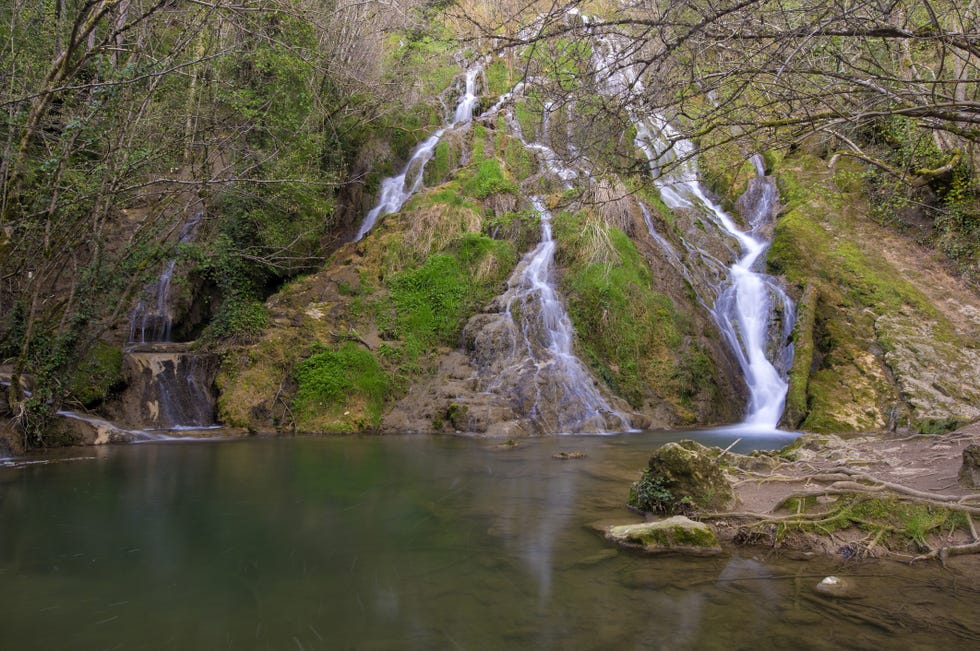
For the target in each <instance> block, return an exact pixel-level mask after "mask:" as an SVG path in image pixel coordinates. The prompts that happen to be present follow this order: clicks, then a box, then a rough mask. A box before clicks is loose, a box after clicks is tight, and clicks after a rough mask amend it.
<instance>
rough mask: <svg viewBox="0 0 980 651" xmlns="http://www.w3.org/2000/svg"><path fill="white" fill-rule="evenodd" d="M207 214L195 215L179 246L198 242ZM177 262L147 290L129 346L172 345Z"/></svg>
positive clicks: (139, 304) (135, 313) (131, 320)
mask: <svg viewBox="0 0 980 651" xmlns="http://www.w3.org/2000/svg"><path fill="white" fill-rule="evenodd" d="M203 216H204V213H203V212H197V213H195V215H194V217H193V219H191V220H190V221H188V222H187V223H186V224H184V227H183V228H182V229H181V230H180V237H179V238H178V240H177V241H178V242H180V243H186V242H189V241H191V240H192V239H193V238H194V233H195V231H196V230H197V226H198V224H200V223H201V218H202V217H203ZM176 266H177V260H176V259H174V260H168V261H167V262H166V264H165V265H164V269H163V273H161V274H160V277H159V278H157V280H156V282H153V283H150V284H149V285H147V286H146V288H145V289H144V290H143V297H142V298H141V299H140V300H139V302H137V303H136V307H135V308H133V311H132V312H131V313H130V315H129V343H131V344H132V343H139V344H150V343H158V342H169V341H170V330H171V328H172V326H173V314H171V312H170V282H171V280H172V279H173V275H174V269H175V268H176Z"/></svg>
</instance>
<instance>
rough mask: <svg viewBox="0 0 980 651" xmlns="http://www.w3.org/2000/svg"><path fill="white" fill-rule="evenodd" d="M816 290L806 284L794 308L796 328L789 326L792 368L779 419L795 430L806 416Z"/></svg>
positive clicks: (811, 360) (811, 361) (813, 285)
mask: <svg viewBox="0 0 980 651" xmlns="http://www.w3.org/2000/svg"><path fill="white" fill-rule="evenodd" d="M818 296H819V290H818V289H817V286H816V284H814V283H810V284H808V285H807V286H806V289H804V290H803V296H802V297H801V298H800V300H799V302H798V303H797V305H796V324H795V325H794V326H793V366H792V367H791V368H790V371H789V389H788V390H787V392H786V408H785V411H784V412H783V413H784V415H783V418H784V420H785V422H786V424H787V425H788V426H789V427H791V428H795V427H798V426H799V424H800V423H801V422H802V421H803V418H804V417H805V416H806V413H807V388H808V386H809V383H810V369H811V367H812V366H813V353H814V342H813V327H814V321H815V318H816V308H817V298H818Z"/></svg>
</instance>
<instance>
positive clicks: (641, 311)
mask: <svg viewBox="0 0 980 651" xmlns="http://www.w3.org/2000/svg"><path fill="white" fill-rule="evenodd" d="M555 237H556V239H558V241H559V246H560V248H559V254H560V257H561V259H562V260H563V261H565V262H567V263H568V264H569V269H568V272H567V273H566V275H565V277H564V278H563V279H562V289H563V290H564V292H565V296H566V297H567V299H568V310H569V315H570V317H571V319H572V322H573V324H574V325H575V329H576V332H577V333H578V337H579V343H580V345H581V347H582V349H583V352H584V355H583V358H584V359H586V360H588V361H589V362H590V363H591V364H592V365H593V366H594V367H596V369H597V370H598V372H599V375H600V376H601V377H602V378H603V379H604V380H605V381H606V382H607V384H609V386H610V388H611V389H612V390H613V392H614V393H616V394H617V395H620V396H622V397H623V398H625V399H626V400H627V401H629V403H630V404H631V405H633V406H634V407H640V406H641V405H642V404H643V402H644V400H645V399H646V398H647V397H648V396H649V395H650V391H651V389H652V390H654V391H657V392H659V393H660V395H665V396H672V397H673V398H674V399H675V400H676V401H678V402H679V401H680V400H681V398H680V394H681V393H684V392H685V391H686V392H687V396H688V398H690V396H691V395H693V393H695V392H694V391H693V390H692V387H691V382H692V381H694V380H693V379H692V378H693V377H694V376H697V378H698V379H701V378H702V375H703V373H702V371H704V372H707V370H706V368H705V362H706V360H705V359H702V358H701V356H700V355H698V354H697V353H694V354H693V355H692V356H690V357H688V358H686V359H684V363H686V364H690V366H689V367H687V366H685V367H684V368H683V369H682V368H681V366H682V365H681V363H680V359H681V358H680V357H678V356H677V355H676V354H675V351H676V350H677V349H678V348H679V347H680V346H681V343H682V336H681V318H680V316H679V315H678V313H677V312H676V311H675V310H674V306H673V302H672V301H671V300H670V298H669V297H668V296H666V295H664V294H661V293H659V292H657V291H656V290H655V289H654V285H653V278H652V275H651V273H650V268H649V267H648V266H647V265H646V263H645V261H644V260H643V258H642V257H641V256H640V254H639V252H638V251H637V249H636V246H635V245H634V244H633V242H632V240H630V238H629V237H628V236H627V235H626V234H625V233H623V232H622V231H620V230H618V229H612V228H608V227H606V226H605V225H604V224H597V223H595V222H590V221H589V220H585V219H582V218H581V217H573V216H571V215H567V214H566V215H560V216H559V218H558V219H556V222H555ZM707 363H708V364H709V365H710V360H707ZM685 373H686V375H685ZM681 385H682V386H683V387H684V388H679V386H681Z"/></svg>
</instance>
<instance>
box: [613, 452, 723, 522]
mask: <svg viewBox="0 0 980 651" xmlns="http://www.w3.org/2000/svg"><path fill="white" fill-rule="evenodd" d="M717 455H718V452H717V451H714V452H713V451H712V450H711V449H710V448H707V447H705V446H703V445H701V444H700V443H697V442H695V441H681V442H679V443H667V444H666V445H664V446H661V447H660V448H659V449H657V451H656V452H654V454H653V456H651V457H650V461H649V463H648V466H647V469H646V470H644V472H643V477H641V478H640V480H639V481H637V482H635V483H634V484H633V485H632V487H631V488H630V499H629V505H630V506H631V507H633V508H636V509H639V510H641V511H649V512H655V513H676V512H677V511H685V510H694V509H706V510H711V511H718V510H725V509H728V508H731V507H732V506H733V505H734V504H735V491H734V490H732V486H731V484H729V483H728V480H727V479H726V478H725V474H724V472H722V470H721V468H720V467H719V466H718V464H717V463H716V461H715V460H716V457H717Z"/></svg>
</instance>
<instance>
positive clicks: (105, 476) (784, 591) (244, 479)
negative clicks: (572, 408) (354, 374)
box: [0, 432, 980, 650]
mask: <svg viewBox="0 0 980 651" xmlns="http://www.w3.org/2000/svg"><path fill="white" fill-rule="evenodd" d="M681 436H682V435H681V434H663V433H660V434H656V433H649V434H630V435H621V436H611V437H552V438H541V439H535V440H530V441H526V442H522V443H521V445H520V446H519V447H517V448H511V449H508V448H503V447H499V442H497V441H484V440H469V439H461V438H448V437H447V438H438V437H436V438H433V437H414V436H412V437H408V436H406V437H388V438H331V439H314V438H301V439H268V440H248V441H228V442H210V443H168V444H144V445H133V446H120V447H111V448H98V449H85V450H75V451H72V452H69V453H67V454H66V455H65V456H66V457H73V458H74V459H73V460H69V459H67V458H66V459H64V460H61V461H58V462H52V463H47V464H33V465H18V466H15V467H6V468H0V613H2V615H0V649H424V650H429V649H611V648H617V649H766V648H774V649H780V648H786V649H790V648H793V649H798V648H802V649H839V648H853V649H875V650H881V649H896V648H897V649H903V648H908V649H928V648H944V649H945V648H976V647H975V646H974V645H976V644H978V643H980V622H978V621H977V618H978V614H977V612H978V611H977V607H978V606H980V597H978V594H980V593H978V591H977V586H976V585H975V584H973V583H971V582H970V581H969V580H967V579H966V578H965V577H964V575H963V574H962V567H960V568H959V569H954V570H950V571H945V572H943V571H939V570H937V568H936V567H935V566H928V567H926V566H923V567H914V568H904V567H901V566H896V565H892V564H888V565H885V564H873V563H872V564H867V563H866V564H861V565H841V564H839V563H837V564H835V563H834V562H833V561H811V562H809V563H796V564H794V563H786V562H783V563H770V562H768V561H766V560H765V559H764V558H761V557H755V556H753V555H752V554H751V553H745V554H739V555H734V556H726V557H722V558H718V559H707V560H706V559H697V560H692V559H682V558H663V557H660V558H651V557H644V556H640V555H636V554H631V553H627V552H624V551H619V550H617V549H614V548H612V547H610V546H609V545H608V544H607V543H605V542H604V541H603V540H602V538H601V536H600V535H598V534H597V533H596V532H595V530H594V529H593V526H592V525H593V523H595V522H597V521H606V522H613V521H618V522H629V521H633V520H634V519H635V518H634V517H633V516H632V515H631V514H630V513H629V512H627V511H626V510H625V509H624V508H623V502H624V501H625V499H626V492H627V489H628V484H629V482H630V481H632V480H633V479H635V478H637V477H638V474H639V469H640V468H641V467H642V466H643V465H644V462H645V460H646V457H647V456H648V455H649V452H650V450H651V449H652V448H653V447H655V446H656V445H659V444H660V443H663V442H665V441H666V440H670V439H674V438H679V437H681ZM684 436H690V434H687V435H684ZM698 436H699V438H701V439H702V440H705V441H706V442H708V443H712V444H721V445H723V446H727V445H728V443H730V442H731V441H732V440H734V438H735V436H733V435H732V434H731V433H730V432H720V433H717V434H710V433H699V434H698ZM786 442H788V439H787V438H783V439H782V440H762V439H754V440H752V441H749V442H747V443H743V444H742V448H743V449H745V448H746V447H779V446H781V445H783V444H785V443H786ZM559 452H582V453H584V454H585V455H586V456H585V458H583V459H577V460H572V461H560V460H556V459H554V458H553V455H555V454H556V453H559ZM46 458H51V457H46ZM973 569H974V571H976V566H974V567H973ZM829 573H836V574H838V575H844V576H851V577H852V578H853V580H854V581H855V582H857V584H858V586H859V590H858V594H859V595H860V597H859V598H858V599H855V600H849V601H833V600H828V599H826V598H823V597H819V596H817V595H816V594H815V593H814V592H813V590H812V587H813V585H815V584H816V583H817V582H818V581H819V580H820V578H822V577H823V576H825V575H826V574H829ZM973 576H976V574H974V575H973Z"/></svg>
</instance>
